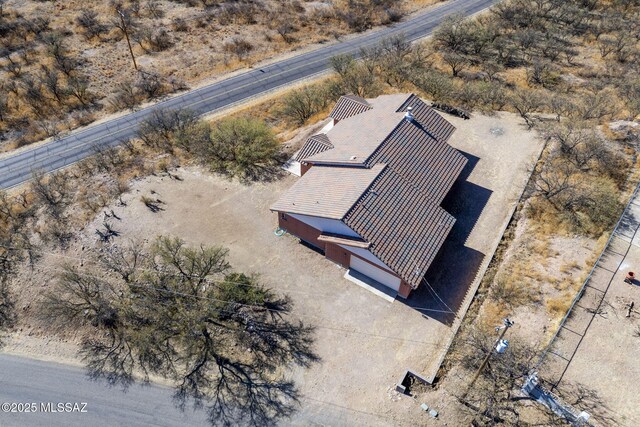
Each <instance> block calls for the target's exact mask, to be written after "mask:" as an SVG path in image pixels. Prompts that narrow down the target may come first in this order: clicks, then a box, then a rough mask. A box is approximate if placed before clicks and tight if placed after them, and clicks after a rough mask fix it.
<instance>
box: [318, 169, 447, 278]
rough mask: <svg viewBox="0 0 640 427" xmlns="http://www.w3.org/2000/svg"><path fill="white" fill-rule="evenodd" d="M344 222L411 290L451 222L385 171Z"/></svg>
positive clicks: (439, 208) (411, 186)
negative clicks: (368, 243) (366, 242)
mask: <svg viewBox="0 0 640 427" xmlns="http://www.w3.org/2000/svg"><path fill="white" fill-rule="evenodd" d="M312 169H313V168H312ZM318 169H323V168H318ZM343 221H344V223H345V224H346V225H348V226H349V227H350V228H351V229H353V230H354V231H355V232H356V233H358V234H359V235H360V236H362V237H363V238H364V239H365V240H366V241H368V242H370V243H371V246H370V247H369V250H370V251H371V253H373V254H374V255H375V256H377V257H378V258H380V260H382V261H383V262H384V263H385V264H386V265H388V266H389V267H390V268H391V269H392V270H393V271H395V272H396V273H397V274H398V275H399V276H400V277H401V278H402V279H403V280H404V281H406V282H407V283H409V284H410V285H411V286H412V287H413V288H414V289H415V288H416V287H418V285H419V284H420V282H421V280H422V278H423V276H424V274H425V273H426V271H427V269H428V268H429V266H430V265H431V262H432V261H433V259H434V258H435V256H436V254H437V253H438V251H439V250H440V247H441V246H442V244H443V243H444V240H445V239H446V237H447V235H448V234H449V232H450V231H451V228H452V227H453V224H454V223H455V218H454V217H452V216H451V215H449V214H448V213H447V212H446V211H445V210H444V209H442V208H441V207H440V206H438V205H437V204H434V203H433V201H432V200H430V199H429V198H428V197H427V196H425V195H424V194H422V193H421V192H420V191H418V189H417V188H416V187H415V186H414V185H413V184H412V183H411V182H409V181H407V180H406V179H404V178H403V177H402V176H400V175H399V174H397V173H396V172H395V171H393V170H392V169H390V168H387V169H385V171H384V172H383V173H382V174H380V176H379V177H378V178H377V179H376V180H375V182H374V183H373V184H372V185H371V187H370V188H369V190H368V191H367V192H366V194H364V195H363V197H362V198H361V199H360V200H359V201H358V203H357V204H355V205H354V206H353V208H351V210H350V211H349V212H348V213H347V215H346V216H345V217H344V219H343Z"/></svg>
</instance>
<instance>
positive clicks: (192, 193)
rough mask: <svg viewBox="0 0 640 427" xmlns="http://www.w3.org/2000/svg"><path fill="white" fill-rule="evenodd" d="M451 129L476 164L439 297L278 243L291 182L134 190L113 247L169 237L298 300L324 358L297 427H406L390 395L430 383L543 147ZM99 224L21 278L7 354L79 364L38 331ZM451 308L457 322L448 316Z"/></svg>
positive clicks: (511, 127)
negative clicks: (359, 281) (413, 375)
mask: <svg viewBox="0 0 640 427" xmlns="http://www.w3.org/2000/svg"><path fill="white" fill-rule="evenodd" d="M447 118H448V119H450V120H452V121H453V122H454V124H455V125H456V126H457V127H458V130H457V131H456V133H455V134H454V137H453V138H452V140H451V144H452V145H454V146H455V147H456V148H458V149H460V150H461V151H463V152H464V153H466V155H468V156H469V158H470V159H471V160H472V161H471V162H470V167H469V169H468V170H467V171H466V173H465V175H468V176H467V180H466V181H465V182H464V183H460V184H458V185H456V187H455V188H454V190H452V194H451V195H450V197H448V198H447V201H446V202H445V207H446V208H448V209H449V210H451V211H452V212H453V213H454V215H457V217H458V222H457V224H456V227H455V228H454V231H453V232H452V235H451V236H450V239H449V241H448V242H447V244H446V247H445V249H444V250H443V252H442V254H441V256H440V257H439V260H438V261H437V264H436V266H434V268H433V269H432V270H435V271H432V272H430V275H431V277H430V283H431V284H432V286H433V289H429V288H423V289H421V290H419V291H418V292H416V293H415V294H414V295H412V297H411V298H409V300H408V301H407V302H406V303H403V302H400V301H395V302H394V303H389V302H387V301H385V300H383V299H381V298H379V297H378V296H376V295H375V294H373V293H370V292H368V291H366V290H364V289H362V288H360V287H358V286H356V285H354V284H352V283H350V282H348V281H346V280H345V279H344V278H343V277H342V276H343V274H344V271H343V270H342V269H341V268H339V267H337V266H336V265H334V264H333V263H331V262H330V261H327V260H326V259H324V258H323V257H321V256H319V255H318V254H317V253H315V252H313V251H311V250H309V249H307V248H306V247H305V246H303V245H300V244H299V243H298V241H297V240H296V239H294V238H293V237H291V236H288V235H286V236H284V237H276V236H275V235H274V234H273V230H274V228H275V226H276V222H275V217H274V216H273V215H272V214H271V213H270V212H269V206H270V205H271V204H272V203H273V202H274V201H275V200H276V199H277V198H278V197H279V195H280V193H281V192H282V191H284V190H285V189H287V188H289V187H290V186H291V185H292V184H293V182H295V179H296V178H295V177H292V176H289V177H286V178H284V179H281V180H278V181H276V182H272V183H261V184H254V185H251V186H246V185H243V184H240V183H237V182H232V181H228V180H225V179H222V178H220V177H216V176H212V175H210V174H208V173H206V172H204V171H202V170H200V169H197V168H184V169H178V170H177V174H178V175H179V176H180V177H181V179H182V180H175V179H171V178H170V177H168V176H152V177H148V178H145V179H142V180H139V181H136V182H134V183H133V185H132V189H131V191H130V192H129V193H128V194H126V195H125V196H123V201H124V202H125V203H126V206H119V205H114V206H113V209H114V211H115V213H116V214H117V215H118V217H120V218H122V219H121V220H120V221H114V222H113V225H114V228H115V229H116V230H117V231H118V232H120V233H121V236H120V237H118V238H117V239H120V240H121V241H123V240H126V239H134V240H136V239H138V240H140V239H152V238H154V237H155V236H157V235H160V234H164V235H175V236H180V237H182V238H183V239H185V240H186V241H187V242H188V243H190V244H194V245H197V244H200V243H204V244H219V245H224V246H226V247H228V248H229V249H230V262H231V264H232V265H233V266H234V267H235V268H237V269H238V270H240V271H252V272H256V273H259V274H260V275H261V276H262V280H263V282H264V283H267V284H268V285H269V286H271V287H273V289H275V290H276V291H278V292H282V293H286V294H289V295H290V296H291V297H292V298H293V300H294V303H295V307H294V313H293V316H296V317H299V318H301V319H303V320H304V321H305V322H306V323H308V324H312V325H315V326H316V328H317V330H316V349H317V352H318V354H319V356H320V357H321V359H322V361H321V362H320V363H319V364H317V365H315V366H313V367H312V368H311V369H309V370H298V371H295V372H293V373H292V375H293V378H294V379H295V381H296V383H297V384H298V385H299V386H300V387H301V389H302V392H303V395H304V399H303V402H302V410H301V411H300V412H299V413H298V414H297V415H296V417H295V418H294V419H293V420H292V422H293V423H294V424H298V425H308V424H309V423H310V422H312V423H318V424H323V425H326V424H330V425H341V424H347V423H353V422H360V423H366V424H368V425H391V424H394V425H408V424H410V423H411V422H413V420H415V417H418V416H420V410H419V408H418V406H417V405H416V401H414V399H412V398H408V397H406V396H400V395H398V394H397V393H396V392H395V391H393V389H394V387H395V384H397V383H398V382H399V381H400V380H401V377H402V375H404V372H405V370H406V369H412V370H415V371H417V372H420V373H422V374H424V375H425V376H427V377H430V376H435V373H436V371H437V369H438V366H439V364H440V361H441V360H442V358H443V356H444V354H445V352H446V349H447V347H448V345H449V343H450V341H451V339H452V337H453V334H454V332H455V330H456V329H457V327H458V325H459V322H460V320H461V318H462V317H463V315H464V312H465V311H466V307H467V306H468V303H469V302H470V300H471V298H472V296H473V293H474V286H477V283H478V281H479V280H480V278H481V276H482V272H483V271H484V268H485V267H486V264H487V263H488V260H489V259H490V258H491V254H492V251H493V250H494V249H495V246H496V245H497V243H498V241H499V240H500V238H501V235H502V232H503V230H504V228H505V226H506V222H507V220H508V218H509V217H510V215H511V211H512V209H513V208H514V206H515V204H516V202H517V200H518V197H519V195H520V193H521V192H522V189H523V187H524V185H525V182H526V180H527V178H528V170H529V165H530V164H531V162H533V161H534V160H535V158H537V156H538V153H539V151H540V147H541V143H540V142H539V141H538V140H537V139H536V138H535V135H534V134H533V133H531V132H526V131H525V130H524V128H523V127H522V126H521V123H520V120H519V119H517V118H515V116H513V115H511V114H506V113H505V114H502V113H501V114H498V115H495V116H492V117H487V116H476V117H474V118H473V119H472V120H470V121H462V120H457V119H455V118H451V117H447ZM497 129H500V131H498V130H497ZM505 158H508V159H510V162H504V161H503V159H505ZM143 195H146V196H153V197H154V198H159V199H160V200H162V201H163V202H164V204H163V205H162V206H163V209H164V210H162V211H160V212H157V213H152V212H151V211H149V210H148V209H147V208H146V206H145V205H144V204H143V203H142V202H141V201H140V198H141V197H142V196H143ZM102 221H103V217H102V215H99V216H98V218H96V219H95V220H94V221H93V222H92V223H90V224H89V225H87V227H86V228H85V229H84V230H83V231H82V232H81V233H80V236H79V238H78V240H77V241H76V242H74V244H73V245H72V247H71V248H70V249H69V250H68V251H66V252H55V253H48V254H45V255H44V257H43V260H42V261H41V262H39V263H38V264H37V266H36V267H35V269H34V270H33V271H24V272H23V273H22V276H21V279H20V280H19V281H17V288H16V289H14V291H15V294H16V295H18V302H17V306H18V309H19V310H21V316H20V319H21V320H20V324H19V325H18V327H17V329H16V332H15V333H14V334H13V336H12V339H11V340H10V341H9V343H8V346H7V351H9V352H11V353H19V354H28V355H29V356H31V357H40V358H45V359H51V360H55V359H58V360H60V361H65V362H71V363H77V361H76V360H74V354H73V353H74V343H75V337H74V335H73V333H68V334H67V335H64V336H62V337H54V336H51V334H50V333H49V331H47V329H46V325H42V324H39V322H38V321H37V320H36V319H37V314H38V300H39V299H40V298H41V296H42V294H43V293H44V292H45V291H46V289H48V288H49V287H50V286H51V285H52V280H53V277H54V276H55V274H56V272H58V271H59V268H60V265H61V263H63V262H71V263H74V264H80V263H82V258H83V249H84V248H88V247H90V246H92V245H94V244H95V242H96V237H95V234H94V232H95V229H96V228H98V227H100V225H101V224H102ZM436 294H437V295H436ZM449 308H451V309H453V311H454V312H456V315H452V314H451V313H447V311H448V310H449ZM423 314H425V315H426V316H424V317H423ZM441 403H442V405H443V406H446V404H445V401H444V400H443V401H442V402H441ZM431 404H432V405H437V404H440V403H438V402H431ZM456 416H457V415H456V414H455V413H452V412H449V413H446V412H445V413H443V414H442V421H438V423H441V422H442V423H444V425H446V423H447V422H451V421H452V420H455V419H456V418H455V417H456Z"/></svg>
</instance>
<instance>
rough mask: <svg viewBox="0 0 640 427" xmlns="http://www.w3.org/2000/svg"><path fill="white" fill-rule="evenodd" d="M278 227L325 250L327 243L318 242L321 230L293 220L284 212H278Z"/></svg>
mask: <svg viewBox="0 0 640 427" xmlns="http://www.w3.org/2000/svg"><path fill="white" fill-rule="evenodd" d="M278 227H280V228H282V229H284V230H287V232H288V233H289V234H293V235H294V236H297V237H299V238H300V239H302V240H304V241H305V242H307V243H310V244H312V245H313V246H315V247H317V248H319V249H322V250H323V251H324V250H325V243H324V242H321V241H319V240H318V236H320V233H321V232H320V230H317V229H315V228H313V227H311V226H310V225H307V224H305V223H304V222H302V221H300V220H297V219H295V218H293V217H292V216H290V215H287V214H286V213H283V212H278Z"/></svg>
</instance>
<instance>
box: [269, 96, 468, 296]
mask: <svg viewBox="0 0 640 427" xmlns="http://www.w3.org/2000/svg"><path fill="white" fill-rule="evenodd" d="M367 102H368V103H369V105H370V107H371V109H368V110H366V111H363V112H361V113H358V114H356V115H353V116H351V117H349V118H348V119H345V120H343V121H340V122H339V123H337V124H336V125H335V126H334V127H333V128H332V129H331V130H330V131H329V132H328V133H327V135H326V137H325V138H316V139H313V138H315V137H312V138H310V139H309V141H308V142H307V144H308V145H309V146H308V147H307V144H305V147H303V149H302V150H301V153H303V151H304V154H302V155H299V156H298V158H299V159H300V160H302V159H304V160H305V161H309V162H311V163H313V164H314V166H313V167H312V168H311V169H310V170H309V172H307V173H306V174H305V175H304V176H303V177H302V178H301V179H300V180H299V181H298V182H297V183H296V184H295V185H294V186H293V187H292V188H291V189H290V191H289V192H287V193H286V194H285V195H284V196H283V197H282V198H281V199H280V200H279V201H278V203H277V204H276V205H274V206H273V207H272V210H275V211H285V212H292V213H303V214H307V215H315V216H320V217H325V218H333V219H341V220H342V221H343V222H344V223H345V224H346V225H347V226H349V227H350V228H351V229H353V230H354V231H355V232H356V233H358V234H359V235H360V236H361V237H362V238H363V239H364V240H365V241H366V242H369V243H370V246H369V250H370V251H371V252H372V253H373V254H374V255H376V256H377V257H378V258H380V259H381V260H382V261H383V262H384V263H385V264H386V265H388V266H389V268H391V269H392V270H393V271H395V272H396V273H397V274H398V275H399V276H400V277H401V278H402V279H403V280H405V281H406V282H407V283H409V284H410V285H411V286H412V287H414V288H415V287H417V286H418V285H419V284H420V281H421V280H422V277H423V276H424V273H425V272H426V271H427V269H428V268H429V266H430V265H431V262H432V261H433V259H434V258H435V256H436V254H437V253H438V251H439V250H440V247H441V246H442V243H443V242H444V240H445V238H446V237H447V235H448V234H449V232H450V231H451V228H452V227H453V224H454V223H455V218H453V217H452V216H451V215H449V214H448V213H447V212H446V211H445V210H444V209H442V208H441V207H440V203H441V202H442V199H443V198H444V197H445V196H446V194H447V193H448V192H449V190H450V189H451V187H452V186H453V184H454V182H455V181H456V179H457V178H458V176H459V175H460V173H461V172H462V169H463V168H464V166H465V164H466V163H467V159H466V157H465V156H463V155H462V154H461V153H460V152H459V151H457V150H456V149H454V148H453V147H451V146H450V145H449V144H448V143H447V141H448V139H449V137H450V136H451V134H452V133H453V132H454V131H455V127H454V126H453V125H451V124H450V123H449V122H447V121H446V120H445V119H444V118H443V117H441V116H440V115H439V114H438V113H436V112H435V111H434V110H433V109H432V108H431V107H429V106H428V105H426V104H425V103H424V102H422V100H420V98H418V97H416V96H415V95H406V94H403V95H386V96H380V97H378V98H376V99H371V100H367ZM408 107H412V115H413V119H412V120H409V119H407V118H406V117H405V112H406V110H407V108H408ZM329 144H331V145H332V146H333V147H329ZM312 152H313V153H314V154H306V153H312ZM337 165H341V166H337ZM363 168H365V169H363ZM367 168H370V169H367ZM367 170H369V171H371V173H367V172H364V171H367ZM358 192H359V193H358Z"/></svg>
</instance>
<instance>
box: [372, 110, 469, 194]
mask: <svg viewBox="0 0 640 427" xmlns="http://www.w3.org/2000/svg"><path fill="white" fill-rule="evenodd" d="M378 163H384V164H387V165H388V167H389V168H391V169H393V170H394V171H395V172H396V173H397V174H398V175H400V176H402V177H403V178H404V179H405V180H406V181H407V182H410V183H411V184H412V185H414V186H415V187H416V188H417V189H418V191H420V192H421V193H422V194H423V195H424V196H426V197H428V198H429V199H431V201H432V203H435V204H440V203H441V202H442V199H444V197H445V196H446V195H447V193H448V192H449V190H450V189H451V186H452V185H453V183H454V182H455V181H456V179H457V178H458V175H460V172H462V169H463V168H464V166H465V165H466V164H467V158H466V157H465V156H463V155H462V154H461V153H460V152H459V151H458V150H456V149H455V148H453V147H452V146H450V145H449V144H447V143H446V142H440V141H438V140H436V139H434V138H432V137H431V135H430V133H429V132H427V131H426V130H425V128H424V127H423V126H421V125H420V123H418V122H417V120H414V121H413V122H409V121H407V120H403V121H402V123H400V125H399V126H398V127H396V128H395V129H394V130H393V132H392V133H391V134H390V135H389V137H388V138H387V139H386V140H385V141H384V142H383V143H382V145H380V147H379V148H378V149H377V150H376V152H375V153H373V154H372V155H371V157H370V158H369V159H368V160H367V165H368V166H372V165H375V164H378Z"/></svg>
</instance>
